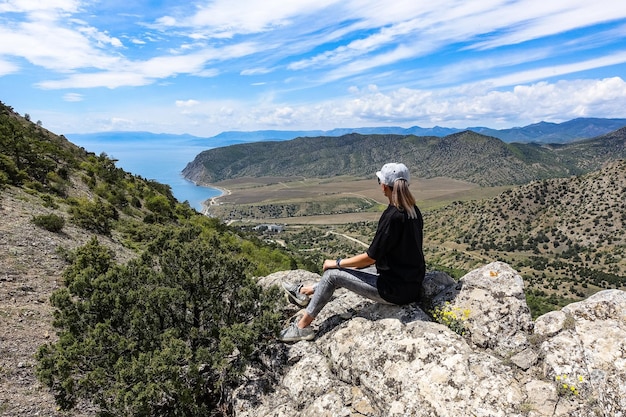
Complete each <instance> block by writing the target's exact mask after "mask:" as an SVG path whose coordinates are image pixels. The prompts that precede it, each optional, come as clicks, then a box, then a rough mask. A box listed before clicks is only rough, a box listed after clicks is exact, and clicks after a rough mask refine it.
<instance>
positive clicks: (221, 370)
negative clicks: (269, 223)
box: [37, 225, 280, 417]
mask: <svg viewBox="0 0 626 417" xmlns="http://www.w3.org/2000/svg"><path fill="white" fill-rule="evenodd" d="M142 227H145V226H142ZM160 230H161V233H159V234H158V235H157V236H155V237H154V238H153V239H152V243H151V244H150V245H149V248H148V249H147V251H146V252H145V253H144V254H143V255H142V256H141V257H139V258H137V259H135V260H132V261H130V262H129V263H128V264H126V265H116V264H114V262H113V260H112V256H113V255H112V254H111V252H110V251H109V250H108V249H107V248H106V247H104V246H103V245H100V244H99V243H98V241H97V240H96V239H92V241H91V242H89V243H88V244H87V245H86V246H84V247H82V248H79V249H78V250H77V251H76V252H75V253H74V254H73V255H72V257H71V258H72V264H71V265H70V267H69V268H68V269H67V270H66V271H65V273H64V281H65V283H66V285H67V287H66V288H63V289H61V290H58V291H56V292H55V293H54V294H53V296H52V298H51V301H52V304H53V306H54V307H55V308H56V309H57V311H56V313H55V321H54V326H55V327H56V328H57V329H58V336H59V338H58V341H57V342H54V343H49V344H46V345H44V346H42V347H41V348H40V350H39V352H38V354H37V359H38V367H37V374H38V377H39V378H40V380H41V381H42V382H44V383H45V384H46V385H47V386H48V387H50V388H51V389H52V392H53V394H54V396H55V399H56V401H57V404H58V405H59V407H60V408H61V409H62V410H69V409H72V408H73V407H74V406H75V405H76V404H77V403H78V402H79V401H80V400H86V401H89V402H91V403H93V404H95V405H96V406H97V407H99V409H100V410H99V411H100V413H99V415H103V416H121V415H129V416H130V415H132V416H155V415H159V416H192V417H193V416H218V415H224V410H225V409H226V408H225V407H226V405H225V404H223V403H222V401H223V400H224V399H225V395H224V393H225V392H226V391H228V389H229V388H231V387H233V386H235V385H236V384H237V383H238V382H239V381H240V379H241V377H242V375H243V372H244V369H245V368H246V366H247V364H249V363H250V361H252V360H253V358H254V357H255V355H258V354H259V353H261V352H262V351H263V350H264V349H267V347H268V345H269V343H271V341H272V340H273V338H274V335H275V333H276V331H277V330H278V325H279V314H278V312H277V311H278V309H277V307H276V305H277V304H276V303H277V300H279V299H280V297H279V294H278V290H277V289H275V288H274V289H273V290H272V291H265V290H262V289H261V288H260V287H259V286H257V285H256V283H255V281H254V280H253V279H252V278H250V275H251V274H250V270H251V268H254V265H253V264H252V263H251V262H249V260H247V259H246V258H244V257H243V256H242V255H241V254H240V253H239V250H238V247H237V245H236V244H234V242H236V240H233V239H232V236H227V235H225V234H224V235H223V234H218V233H216V232H215V231H213V230H209V229H208V228H206V227H197V226H191V225H186V226H178V227H163V228H162V229H160Z"/></svg>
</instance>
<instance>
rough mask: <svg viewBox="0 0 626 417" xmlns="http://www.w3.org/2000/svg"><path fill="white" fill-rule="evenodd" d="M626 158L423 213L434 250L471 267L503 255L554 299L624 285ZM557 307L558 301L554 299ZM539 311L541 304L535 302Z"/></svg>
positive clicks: (445, 261)
mask: <svg viewBox="0 0 626 417" xmlns="http://www.w3.org/2000/svg"><path fill="white" fill-rule="evenodd" d="M624 196H626V161H625V160H618V161H614V162H611V163H609V164H607V165H606V166H604V167H603V168H602V169H600V170H598V171H593V172H591V173H588V174H585V175H581V176H575V177H570V178H554V179H546V180H542V181H534V182H532V183H529V184H526V185H523V186H520V187H516V188H513V189H510V190H507V191H505V192H504V193H502V194H501V195H500V196H498V197H496V198H493V199H490V200H484V201H469V202H457V203H455V204H451V205H449V206H447V207H445V208H442V209H438V210H435V211H431V212H427V213H426V214H425V222H424V224H425V235H426V241H427V246H428V247H429V254H428V256H427V258H429V259H430V260H431V261H432V262H433V263H437V264H441V265H445V266H447V267H450V268H464V269H470V268H472V267H473V266H475V265H476V264H482V263H484V262H488V261H490V260H493V259H502V260H504V261H506V262H508V263H510V264H511V265H513V266H515V267H516V268H517V269H518V270H519V271H520V272H521V273H522V274H524V276H525V282H526V284H527V285H529V286H530V289H531V290H530V291H529V292H528V293H529V294H531V295H533V294H534V295H535V296H539V297H543V298H544V299H549V300H550V302H551V303H552V304H557V303H563V302H567V301H573V300H578V299H581V298H584V297H586V296H589V295H590V294H591V293H593V292H595V291H597V290H599V289H603V288H624V287H626V199H625V198H624ZM552 307H554V306H552ZM536 311H537V310H536Z"/></svg>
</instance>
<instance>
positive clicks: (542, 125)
mask: <svg viewBox="0 0 626 417" xmlns="http://www.w3.org/2000/svg"><path fill="white" fill-rule="evenodd" d="M624 126H626V118H625V119H619V118H613V119H609V118H576V119H572V120H569V121H566V122H563V123H550V122H543V121H542V122H538V123H534V124H530V125H527V126H523V127H512V128H507V129H493V128H490V127H484V126H475V127H466V128H452V127H442V126H434V127H431V128H424V127H420V126H412V127H408V128H404V127H400V126H378V127H355V128H335V129H330V130H321V129H317V130H276V129H275V130H255V131H236V130H229V131H224V132H221V133H218V134H217V135H214V136H210V137H201V136H195V135H190V134H186V133H185V134H170V133H151V132H144V131H104V132H94V133H67V134H65V136H66V137H67V138H69V139H71V140H77V141H91V140H100V139H109V140H114V141H135V140H139V141H150V140H155V139H158V140H163V139H165V140H184V141H188V143H189V144H192V145H206V146H212V147H216V146H228V145H233V144H238V143H248V142H264V141H282V140H291V139H295V138H297V137H317V136H333V137H337V136H343V135H346V134H350V133H359V134H362V135H372V134H393V135H415V136H437V137H444V136H448V135H451V134H454V133H458V132H462V131H465V130H470V131H473V132H476V133H480V134H484V135H487V136H493V137H496V138H499V139H501V140H503V141H504V142H507V143H508V142H522V143H529V142H537V143H568V142H571V141H574V140H581V139H588V138H591V137H595V136H600V135H603V134H606V133H609V132H611V131H614V130H617V129H619V128H620V127H624Z"/></svg>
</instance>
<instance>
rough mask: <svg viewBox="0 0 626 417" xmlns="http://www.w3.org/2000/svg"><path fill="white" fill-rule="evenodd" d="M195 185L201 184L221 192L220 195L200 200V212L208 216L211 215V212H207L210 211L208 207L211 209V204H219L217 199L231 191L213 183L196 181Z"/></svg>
mask: <svg viewBox="0 0 626 417" xmlns="http://www.w3.org/2000/svg"><path fill="white" fill-rule="evenodd" d="M196 185H199V186H201V187H210V188H214V189H216V190H219V191H220V193H221V194H220V195H218V196H215V197H211V198H209V199H207V200H204V201H203V202H202V214H204V215H205V216H210V215H211V214H210V213H209V212H210V209H211V206H213V205H217V204H219V202H218V200H219V199H220V198H221V197H224V196H225V195H230V194H231V191H230V190H229V189H227V188H224V187H217V186H215V185H213V184H198V183H196Z"/></svg>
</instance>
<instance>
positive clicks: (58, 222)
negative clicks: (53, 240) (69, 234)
mask: <svg viewBox="0 0 626 417" xmlns="http://www.w3.org/2000/svg"><path fill="white" fill-rule="evenodd" d="M32 222H33V223H34V224H35V225H37V226H39V227H41V228H43V229H46V230H47V231H49V232H54V233H58V232H60V231H61V229H63V226H65V219H64V218H63V217H60V216H57V215H56V214H44V215H41V216H34V217H33V219H32Z"/></svg>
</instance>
